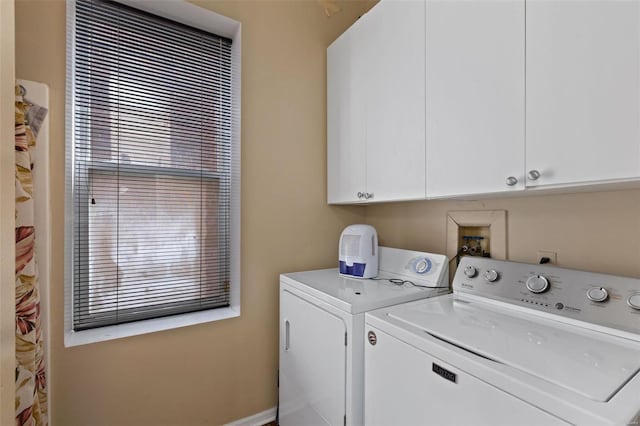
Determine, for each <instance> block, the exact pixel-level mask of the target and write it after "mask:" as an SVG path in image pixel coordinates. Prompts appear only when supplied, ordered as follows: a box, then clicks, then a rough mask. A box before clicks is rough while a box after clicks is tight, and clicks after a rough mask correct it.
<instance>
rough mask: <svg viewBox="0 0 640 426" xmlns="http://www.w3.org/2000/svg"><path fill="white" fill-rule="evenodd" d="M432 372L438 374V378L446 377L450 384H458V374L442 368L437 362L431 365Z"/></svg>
mask: <svg viewBox="0 0 640 426" xmlns="http://www.w3.org/2000/svg"><path fill="white" fill-rule="evenodd" d="M431 371H433V372H434V373H436V374H437V375H438V376H442V377H444V378H445V379H447V380H449V381H450V382H453V383H456V379H457V377H458V375H457V374H456V373H453V372H451V371H449V370H447V369H446V368H444V367H440V366H439V365H438V364H436V363H435V362H433V363H431Z"/></svg>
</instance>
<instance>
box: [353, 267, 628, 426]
mask: <svg viewBox="0 0 640 426" xmlns="http://www.w3.org/2000/svg"><path fill="white" fill-rule="evenodd" d="M365 329H366V332H367V333H368V335H369V343H367V344H366V349H365V383H366V385H365V423H366V424H367V425H385V426H386V425H391V424H393V425H397V426H402V425H407V426H413V425H421V424H427V423H429V424H435V425H464V424H469V425H516V424H517V425H556V424H575V425H609V424H610V425H628V424H638V420H639V417H638V416H639V413H640V374H639V371H640V280H638V279H632V278H624V277H617V276H611V275H604V274H596V273H589V272H582V271H575V270H569V269H563V268H557V267H553V266H547V265H530V264H522V263H515V262H506V261H497V260H491V259H483V258H476V257H465V258H463V259H462V262H461V263H460V266H459V267H458V269H457V272H456V275H455V278H454V282H453V294H449V295H444V296H440V297H436V298H432V299H429V300H425V301H418V302H411V303H407V304H404V305H401V306H397V307H392V308H388V309H381V310H378V311H375V312H371V313H368V314H367V315H366V327H365Z"/></svg>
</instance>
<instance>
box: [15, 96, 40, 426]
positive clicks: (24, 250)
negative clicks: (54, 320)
mask: <svg viewBox="0 0 640 426" xmlns="http://www.w3.org/2000/svg"><path fill="white" fill-rule="evenodd" d="M30 107H31V105H30V104H29V103H28V102H26V101H25V100H24V99H23V97H22V95H21V92H20V87H19V86H17V87H16V131H15V136H16V137H15V139H16V140H15V146H16V425H20V426H22V425H28V426H32V425H34V426H35V425H47V424H48V419H47V394H46V375H45V367H44V343H43V341H42V327H41V324H40V294H39V290H38V273H37V267H36V266H37V265H36V254H35V227H34V225H35V219H34V205H33V176H32V173H31V171H32V169H33V162H32V160H33V149H34V148H35V144H36V139H35V136H34V133H33V132H32V129H31V128H30V126H29V123H28V119H27V117H28V116H29V108H30Z"/></svg>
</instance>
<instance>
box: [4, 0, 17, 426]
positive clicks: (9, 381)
mask: <svg viewBox="0 0 640 426" xmlns="http://www.w3.org/2000/svg"><path fill="white" fill-rule="evenodd" d="M13 49H14V4H13V2H12V1H0V141H2V143H0V425H8V424H13V423H14V411H15V408H14V407H15V398H14V387H15V386H14V382H15V359H16V357H15V331H16V326H15V312H16V308H15V286H14V282H15V275H14V271H15V194H14V183H13V180H14V175H15V151H14V147H13V145H12V144H11V140H13V138H14V120H15V106H14V93H15V92H14V83H15V75H14V54H13Z"/></svg>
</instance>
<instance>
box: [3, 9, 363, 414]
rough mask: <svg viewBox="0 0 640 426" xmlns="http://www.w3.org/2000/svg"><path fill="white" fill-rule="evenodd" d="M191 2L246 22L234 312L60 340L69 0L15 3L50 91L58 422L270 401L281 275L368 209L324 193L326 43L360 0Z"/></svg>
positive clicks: (324, 247) (21, 47) (22, 52)
mask: <svg viewBox="0 0 640 426" xmlns="http://www.w3.org/2000/svg"><path fill="white" fill-rule="evenodd" d="M198 4H200V5H202V6H204V7H207V8H210V9H212V10H214V11H216V12H219V13H222V14H224V15H227V16H229V17H231V18H233V19H236V20H238V21H240V22H242V26H243V34H242V39H243V59H242V60H243V63H242V66H243V75H242V78H243V87H242V144H243V145H242V149H243V151H242V316H241V317H240V318H238V319H232V320H227V321H222V322H217V323H210V324H204V325H198V326H192V327H187V328H183V329H178V330H173V331H166V332H159V333H154V334H150V335H145V336H137V337H130V338H125V339H120V340H115V341H110V342H105V343H97V344H91V345H86V346H81V347H74V348H69V349H66V348H64V346H63V261H64V259H63V226H64V220H63V215H64V84H65V4H64V2H62V1H59V0H50V1H33V0H18V1H17V2H16V43H17V45H16V46H17V50H18V52H19V53H18V55H17V58H16V70H17V75H18V77H20V78H25V79H30V80H36V81H41V82H44V83H47V84H48V85H49V86H50V88H51V113H50V114H51V115H50V118H51V171H52V172H51V186H52V221H53V235H52V241H53V259H52V265H53V269H52V277H53V278H52V286H51V292H50V294H51V295H52V306H51V313H52V334H53V336H52V368H51V383H52V404H53V413H52V414H53V425H54V426H72V425H93V426H96V425H118V426H120V425H197V424H220V423H223V422H226V421H231V420H234V419H238V418H242V417H245V416H248V415H251V414H254V413H257V412H260V411H262V410H265V409H267V408H270V407H273V406H274V405H275V403H276V395H277V389H276V371H277V340H278V339H277V322H278V274H279V273H280V272H285V271H292V270H304V269H311V268H317V267H329V266H332V265H334V264H335V263H336V256H337V244H338V237H339V235H340V231H341V230H342V228H343V227H344V226H346V225H347V224H350V223H354V222H359V221H361V220H362V217H363V216H362V215H363V213H362V212H363V209H362V208H355V207H328V206H327V205H326V202H325V200H326V195H325V194H326V183H325V182H326V160H325V157H326V154H325V138H326V131H325V127H326V125H325V49H326V47H327V45H328V44H329V43H330V42H331V41H332V40H333V39H335V38H336V37H337V35H338V34H340V33H341V32H342V31H343V30H344V29H345V28H346V27H347V26H348V25H350V24H351V23H352V22H353V21H355V19H356V18H357V16H358V15H359V14H360V13H361V12H362V10H364V8H365V7H366V4H365V3H364V2H349V3H347V2H341V4H342V8H343V11H342V12H341V13H338V14H336V15H334V16H332V17H331V18H327V17H326V16H325V15H324V12H323V11H322V10H321V8H320V7H319V5H318V3H317V2H316V1H311V0H305V1H303V0H299V1H226V2H217V1H200V2H198ZM3 41H4V34H3ZM2 424H4V422H3V423H2Z"/></svg>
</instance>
